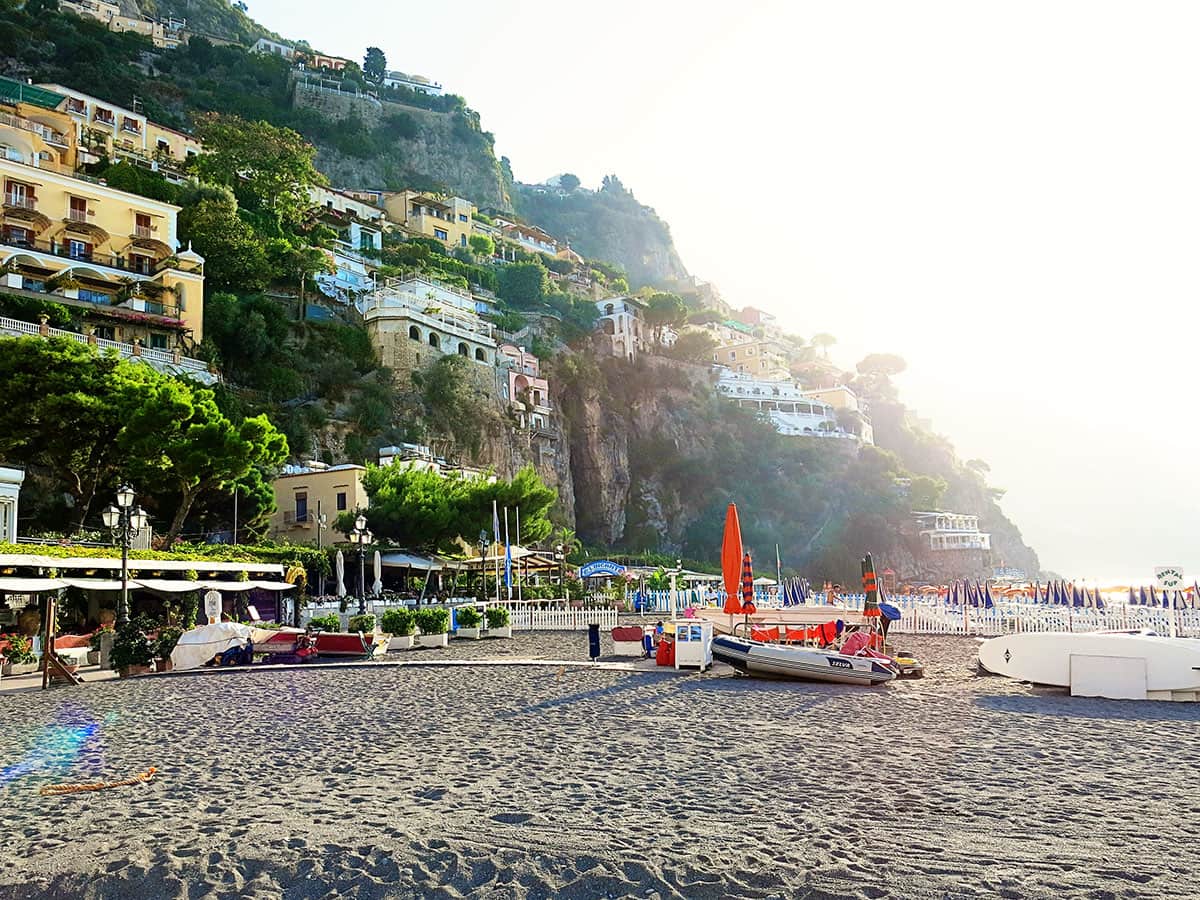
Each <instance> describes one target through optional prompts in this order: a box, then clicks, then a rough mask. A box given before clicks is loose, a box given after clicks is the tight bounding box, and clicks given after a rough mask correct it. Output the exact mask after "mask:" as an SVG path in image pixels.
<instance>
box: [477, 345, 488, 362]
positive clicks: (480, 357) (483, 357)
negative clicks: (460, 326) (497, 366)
mask: <svg viewBox="0 0 1200 900" xmlns="http://www.w3.org/2000/svg"><path fill="white" fill-rule="evenodd" d="M475 359H476V360H477V361H478V362H487V355H486V354H485V353H484V352H483V351H482V350H480V349H478V348H476V350H475Z"/></svg>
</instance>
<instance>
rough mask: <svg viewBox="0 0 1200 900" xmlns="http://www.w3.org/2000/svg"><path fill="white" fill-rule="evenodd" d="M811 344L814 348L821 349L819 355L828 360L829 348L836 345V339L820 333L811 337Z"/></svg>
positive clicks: (830, 335)
mask: <svg viewBox="0 0 1200 900" xmlns="http://www.w3.org/2000/svg"><path fill="white" fill-rule="evenodd" d="M812 342H813V344H814V345H815V346H817V347H820V348H821V355H822V356H824V357H825V358H826V359H829V348H830V347H832V346H833V345H834V344H836V343H837V338H835V337H834V336H833V335H832V334H826V333H825V332H821V333H820V334H814V335H813V339H812Z"/></svg>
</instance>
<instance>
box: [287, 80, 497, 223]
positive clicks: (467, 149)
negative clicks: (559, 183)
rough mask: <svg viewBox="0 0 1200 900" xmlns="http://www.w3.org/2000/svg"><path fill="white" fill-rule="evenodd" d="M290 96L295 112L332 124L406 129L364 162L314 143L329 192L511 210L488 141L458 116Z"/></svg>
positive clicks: (368, 101) (314, 94)
mask: <svg viewBox="0 0 1200 900" xmlns="http://www.w3.org/2000/svg"><path fill="white" fill-rule="evenodd" d="M294 91H295V93H294V95H293V103H294V104H295V106H296V107H297V108H299V109H311V110H314V111H316V112H319V113H321V114H322V115H323V116H325V117H327V118H329V119H332V120H335V121H339V120H343V119H348V118H355V119H359V120H361V121H362V122H363V123H364V124H366V125H367V126H368V127H369V128H375V127H376V126H378V125H380V124H381V123H383V122H386V121H388V120H389V119H395V118H401V119H407V120H408V122H409V123H411V124H409V125H407V130H408V131H410V132H411V136H397V137H396V138H395V139H394V141H393V142H392V144H391V145H390V146H389V147H388V148H387V151H386V152H385V153H382V154H380V155H377V156H373V157H370V158H367V159H363V158H360V157H351V156H347V155H345V154H343V153H339V152H338V151H337V150H336V149H334V148H333V147H331V146H329V145H328V144H325V143H322V142H321V141H320V140H319V139H318V140H317V141H316V142H315V143H316V147H317V159H316V163H317V168H318V169H320V170H321V172H322V173H323V174H324V175H325V176H326V177H327V178H328V179H329V183H330V184H332V185H334V186H335V187H339V188H360V189H378V188H384V189H387V190H401V189H403V188H418V189H421V190H439V191H444V192H446V193H451V194H457V195H458V196H461V197H467V198H470V199H471V200H473V201H474V202H475V203H476V204H477V205H478V206H480V207H487V206H494V207H497V208H500V209H508V208H509V207H510V206H511V199H510V198H509V195H508V189H507V187H506V185H505V182H504V179H503V177H502V175H501V171H500V164H499V162H498V161H497V160H496V156H495V154H494V153H493V152H492V139H491V136H490V135H488V134H485V133H483V132H480V131H477V130H475V129H473V128H472V127H471V126H470V125H469V124H468V123H467V122H466V120H465V119H464V118H463V117H462V116H461V115H459V114H457V113H443V112H433V111H431V110H427V109H418V108H416V107H412V106H405V105H403V104H400V103H391V102H388V101H383V102H380V101H377V100H374V99H372V98H369V97H356V96H354V95H353V94H342V93H334V92H330V91H321V90H315V89H312V88H309V87H306V86H305V85H304V84H301V83H297V84H296V85H295V88H294Z"/></svg>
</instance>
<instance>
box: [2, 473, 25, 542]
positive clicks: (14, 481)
mask: <svg viewBox="0 0 1200 900" xmlns="http://www.w3.org/2000/svg"><path fill="white" fill-rule="evenodd" d="M24 481H25V470H24V469H16V468H13V467H12V466H0V541H2V542H4V543H8V544H11V543H13V542H15V541H16V539H17V500H18V498H19V496H20V494H21V483H22V482H24Z"/></svg>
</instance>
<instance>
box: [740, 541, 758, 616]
mask: <svg viewBox="0 0 1200 900" xmlns="http://www.w3.org/2000/svg"><path fill="white" fill-rule="evenodd" d="M741 611H742V612H743V613H745V614H746V615H749V614H750V613H752V612H755V608H754V566H753V564H752V563H751V562H750V554H749V552H747V553H746V555H745V556H743V557H742V609H741Z"/></svg>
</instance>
